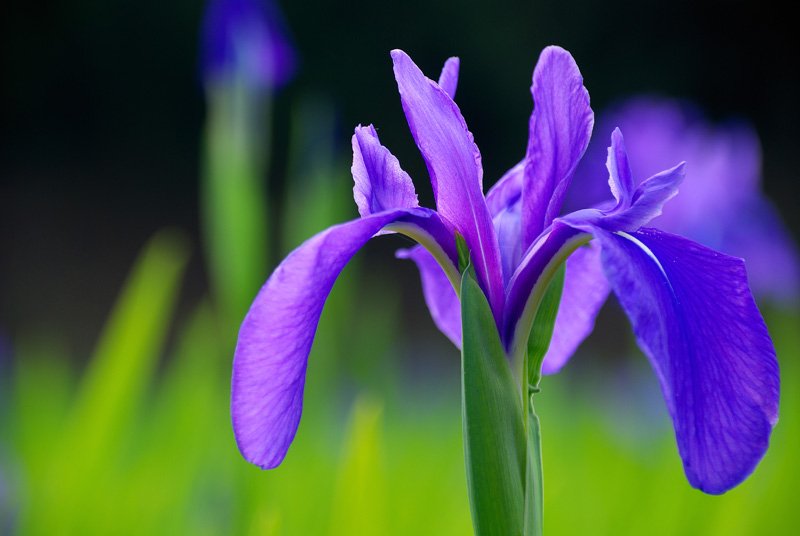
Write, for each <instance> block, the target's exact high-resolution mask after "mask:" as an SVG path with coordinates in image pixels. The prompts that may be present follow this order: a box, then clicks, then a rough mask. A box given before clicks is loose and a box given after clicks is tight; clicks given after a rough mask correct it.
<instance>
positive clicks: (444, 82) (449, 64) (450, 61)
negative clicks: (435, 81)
mask: <svg viewBox="0 0 800 536" xmlns="http://www.w3.org/2000/svg"><path fill="white" fill-rule="evenodd" d="M460 65H461V61H460V60H459V59H458V58H456V57H455V56H454V57H452V58H447V61H446V62H444V67H442V73H441V74H440V75H439V87H440V88H442V89H443V90H444V92H445V93H447V95H449V97H450V98H451V99H455V98H456V89H457V88H458V68H459V66H460Z"/></svg>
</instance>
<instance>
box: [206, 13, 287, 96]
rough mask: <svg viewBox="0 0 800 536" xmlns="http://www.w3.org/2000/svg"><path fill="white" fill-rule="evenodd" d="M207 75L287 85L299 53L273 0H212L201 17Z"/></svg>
mask: <svg viewBox="0 0 800 536" xmlns="http://www.w3.org/2000/svg"><path fill="white" fill-rule="evenodd" d="M202 55H203V75H204V76H205V78H206V80H217V79H220V78H227V79H231V80H240V81H244V82H245V83H247V84H250V85H252V86H254V87H256V88H261V89H273V88H276V87H280V86H282V85H284V84H285V83H286V82H288V81H289V79H290V78H291V77H292V75H293V74H294V70H295V64H296V57H295V52H294V49H293V47H292V45H291V44H290V42H289V38H288V32H287V30H286V25H285V23H284V21H283V17H282V15H281V13H280V12H279V11H278V8H277V6H276V5H275V4H274V3H273V2H272V1H271V0H210V2H209V4H208V7H207V9H206V13H205V18H204V21H203V48H202Z"/></svg>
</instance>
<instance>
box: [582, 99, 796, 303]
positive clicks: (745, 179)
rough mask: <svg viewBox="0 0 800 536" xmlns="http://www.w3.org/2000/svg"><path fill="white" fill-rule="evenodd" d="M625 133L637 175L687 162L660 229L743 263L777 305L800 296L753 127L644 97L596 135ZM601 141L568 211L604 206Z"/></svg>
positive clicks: (606, 119) (791, 248) (606, 118)
mask: <svg viewBox="0 0 800 536" xmlns="http://www.w3.org/2000/svg"><path fill="white" fill-rule="evenodd" d="M616 127H619V128H621V129H622V131H623V132H625V135H626V139H627V140H628V159H629V161H630V164H631V168H632V169H633V170H634V171H636V172H637V173H639V174H642V176H647V175H649V174H651V173H655V172H656V171H658V170H659V169H663V168H664V166H666V165H668V164H669V163H670V162H673V161H675V160H685V161H686V162H688V165H689V168H690V173H689V178H688V179H687V180H686V182H684V183H683V184H682V185H681V195H679V196H678V197H677V198H676V199H675V201H673V202H672V203H670V204H669V205H667V206H666V207H665V208H664V213H663V214H662V215H661V216H660V217H659V218H658V219H656V220H655V221H654V223H655V224H656V225H658V227H659V228H661V229H664V230H666V231H669V232H672V233H677V234H681V235H685V236H687V237H689V238H691V239H692V240H696V241H697V242H700V243H701V244H704V245H706V246H708V247H711V248H713V249H717V250H719V251H723V252H725V253H727V254H729V255H733V256H736V257H741V258H743V259H744V260H745V263H746V265H747V273H748V276H749V279H750V286H751V288H752V289H753V292H754V293H755V294H756V295H757V296H759V297H766V298H769V299H771V300H773V301H778V302H788V301H794V300H796V299H797V298H798V294H800V263H799V262H798V253H797V249H796V247H795V245H794V243H793V242H792V239H791V238H790V236H789V234H788V232H787V230H786V229H785V228H784V226H783V224H782V223H781V220H780V217H779V215H778V212H777V211H776V210H775V207H774V206H773V205H772V203H771V202H770V201H769V200H768V199H766V197H764V195H763V194H762V193H761V184H760V183H761V148H760V146H759V143H758V137H757V136H756V133H755V132H754V131H753V129H752V128H750V127H749V126H748V125H747V124H744V123H741V122H737V123H728V124H724V125H719V126H716V125H711V124H709V123H708V122H707V121H706V120H705V118H704V117H703V116H702V114H701V113H700V112H699V111H698V110H697V109H695V108H693V107H691V106H689V105H687V104H685V103H680V102H677V101H671V100H666V99H664V100H659V99H655V98H646V97H639V98H636V99H632V100H630V101H628V102H625V103H623V104H621V105H618V106H616V107H614V108H612V109H611V110H609V111H608V112H607V113H605V114H604V115H603V116H601V118H600V120H599V121H598V124H597V129H596V130H597V132H598V134H599V135H600V136H605V135H606V134H608V133H610V132H611V131H612V130H613V129H614V128H616ZM600 139H601V138H596V139H595V141H594V142H593V143H590V144H589V148H588V149H587V151H586V156H585V157H584V158H583V161H582V162H581V164H580V165H579V166H578V169H577V171H576V174H575V179H574V183H573V184H574V187H573V188H572V189H571V190H570V193H569V195H568V196H567V202H566V206H567V208H568V209H571V208H580V207H585V206H593V205H600V204H601V203H603V202H607V201H608V200H609V195H608V190H605V189H604V188H602V185H600V184H598V182H599V181H597V180H595V179H596V170H597V167H598V166H599V165H600V164H601V162H603V161H604V160H605V146H604V145H603V144H602V143H599V140H600Z"/></svg>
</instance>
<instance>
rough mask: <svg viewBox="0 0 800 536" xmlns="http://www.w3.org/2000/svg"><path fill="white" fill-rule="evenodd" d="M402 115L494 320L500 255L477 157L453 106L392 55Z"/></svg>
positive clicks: (499, 299)
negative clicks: (469, 258)
mask: <svg viewBox="0 0 800 536" xmlns="http://www.w3.org/2000/svg"><path fill="white" fill-rule="evenodd" d="M392 60H393V61H394V73H395V78H396V80H397V87H398V89H399V91H400V97H401V101H402V104H403V110H404V112H405V115H406V119H407V120H408V125H409V127H410V129H411V133H412V135H413V136H414V140H415V141H416V143H417V146H418V147H419V150H420V152H421V153H422V157H423V159H424V160H425V163H426V165H427V167H428V173H429V175H430V177H431V184H432V186H433V192H434V195H435V197H436V206H437V210H438V211H439V213H440V214H441V215H442V217H443V218H445V219H446V220H448V221H449V222H451V223H452V224H453V225H454V226H455V228H456V230H457V231H458V232H459V233H460V234H461V235H462V236H463V237H464V240H465V241H466V243H467V246H468V247H469V249H470V252H471V255H472V260H473V263H474V265H475V268H476V272H477V273H478V279H479V281H480V283H481V286H482V287H483V289H484V292H486V294H487V296H488V298H489V303H490V304H491V306H492V311H494V313H495V316H496V318H499V317H500V314H501V313H502V308H503V300H504V295H503V278H502V268H501V263H500V251H499V248H498V245H497V238H496V236H495V234H494V228H493V226H492V219H491V216H490V214H489V209H488V208H487V207H486V201H485V199H484V197H483V191H482V177H483V169H482V167H481V162H480V152H479V151H478V148H477V146H476V145H475V142H474V140H473V138H472V134H471V133H470V132H469V130H468V129H467V124H466V122H465V121H464V118H463V117H462V116H461V112H460V110H459V109H458V106H457V105H456V103H454V102H453V100H452V99H451V98H450V97H449V96H448V95H447V93H446V92H445V91H444V90H443V89H442V88H440V87H439V86H438V85H437V84H436V83H435V82H433V81H431V80H429V79H428V78H426V77H425V75H423V74H422V71H420V70H419V67H417V66H416V65H415V64H414V62H413V61H411V58H409V57H408V55H407V54H406V53H405V52H402V51H400V50H393V51H392Z"/></svg>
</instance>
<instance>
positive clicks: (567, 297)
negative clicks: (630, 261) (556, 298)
mask: <svg viewBox="0 0 800 536" xmlns="http://www.w3.org/2000/svg"><path fill="white" fill-rule="evenodd" d="M609 292H611V287H609V285H608V281H607V280H606V277H605V275H604V274H603V267H602V265H601V264H600V248H599V247H597V245H596V244H595V243H590V244H587V245H586V246H584V247H581V248H578V249H577V250H576V251H575V252H574V253H573V254H572V255H570V257H569V258H568V259H567V268H566V273H565V274H564V290H563V291H562V293H561V303H560V304H559V306H558V314H557V315H556V323H555V327H554V329H553V338H552V339H550V347H549V348H548V349H547V354H545V357H544V362H543V363H542V372H543V373H544V374H555V373H556V372H558V371H559V370H561V368H562V367H563V366H564V365H566V364H567V361H569V358H570V357H572V354H574V353H575V350H577V349H578V346H580V344H581V343H582V342H583V341H584V339H586V337H588V336H589V334H590V333H591V332H592V330H593V329H594V322H595V318H597V313H599V312H600V308H601V307H602V306H603V304H604V303H605V302H606V299H607V298H608V294H609Z"/></svg>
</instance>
